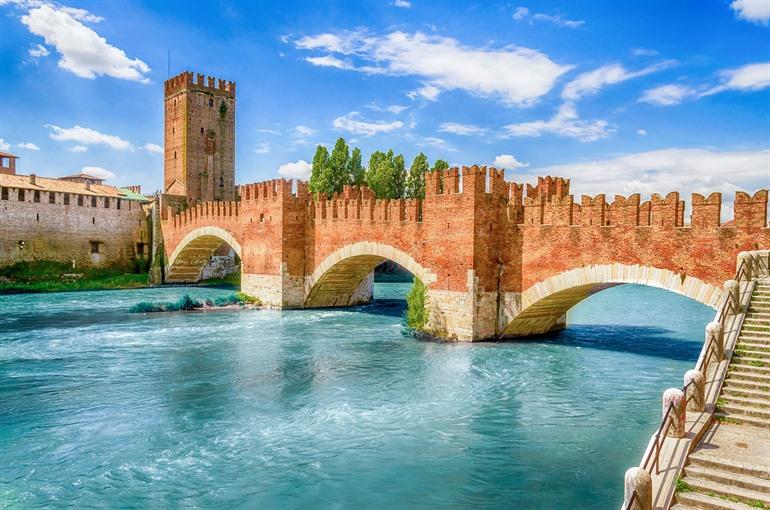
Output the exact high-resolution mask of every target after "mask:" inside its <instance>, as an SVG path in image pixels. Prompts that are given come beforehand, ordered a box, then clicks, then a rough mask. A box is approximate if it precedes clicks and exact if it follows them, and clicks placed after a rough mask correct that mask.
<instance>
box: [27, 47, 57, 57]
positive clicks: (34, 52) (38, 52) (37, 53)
mask: <svg viewBox="0 0 770 510" xmlns="http://www.w3.org/2000/svg"><path fill="white" fill-rule="evenodd" d="M27 53H29V56H30V57H32V58H41V57H47V56H48V55H50V54H51V52H50V51H48V48H46V47H45V46H43V45H42V44H38V45H37V46H35V47H33V48H30V49H28V50H27Z"/></svg>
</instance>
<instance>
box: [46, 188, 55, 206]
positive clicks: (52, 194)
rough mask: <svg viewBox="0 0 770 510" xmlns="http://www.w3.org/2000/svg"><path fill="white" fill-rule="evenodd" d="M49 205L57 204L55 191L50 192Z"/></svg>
mask: <svg viewBox="0 0 770 510" xmlns="http://www.w3.org/2000/svg"><path fill="white" fill-rule="evenodd" d="M48 203H49V204H55V203H56V193H54V192H53V191H49V192H48Z"/></svg>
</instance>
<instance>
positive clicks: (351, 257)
mask: <svg viewBox="0 0 770 510" xmlns="http://www.w3.org/2000/svg"><path fill="white" fill-rule="evenodd" d="M388 260H390V261H393V262H395V263H396V264H398V265H399V266H401V267H402V268H404V269H405V270H407V271H409V272H410V273H412V274H413V275H414V276H416V277H418V278H419V279H420V280H422V281H423V282H424V283H425V284H426V285H429V284H430V283H432V282H433V281H435V279H436V276H435V275H434V274H433V273H432V272H431V271H429V270H428V269H426V268H425V267H423V266H422V265H421V264H419V263H418V262H417V261H416V260H415V259H414V258H413V257H412V256H411V255H409V254H408V253H406V252H403V251H401V250H398V249H396V248H394V247H392V246H389V245H385V244H381V243H373V242H361V243H355V244H352V245H348V246H345V247H344V248H341V249H339V250H337V251H335V252H334V253H332V254H331V255H329V256H328V257H326V258H325V259H324V260H323V261H322V262H321V263H320V264H319V265H318V267H317V268H316V269H315V271H313V274H312V275H310V276H309V277H308V278H307V279H306V281H305V303H304V306H305V308H321V307H337V306H352V305H356V304H361V303H365V302H368V301H369V300H370V299H371V284H372V281H373V280H372V274H373V271H374V269H375V268H376V267H377V266H379V265H380V264H382V263H383V262H385V261H388Z"/></svg>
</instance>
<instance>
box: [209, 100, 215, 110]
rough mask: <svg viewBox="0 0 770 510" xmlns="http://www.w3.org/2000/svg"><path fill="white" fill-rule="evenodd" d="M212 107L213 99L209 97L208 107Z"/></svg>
mask: <svg viewBox="0 0 770 510" xmlns="http://www.w3.org/2000/svg"><path fill="white" fill-rule="evenodd" d="M213 107H214V100H213V99H209V108H213Z"/></svg>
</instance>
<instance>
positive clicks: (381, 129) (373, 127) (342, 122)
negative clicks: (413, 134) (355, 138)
mask: <svg viewBox="0 0 770 510" xmlns="http://www.w3.org/2000/svg"><path fill="white" fill-rule="evenodd" d="M332 125H333V126H334V127H335V128H336V129H340V130H342V131H348V132H350V133H353V134H354V135H364V136H372V135H376V134H378V133H389V132H390V131H394V130H396V129H401V128H402V127H404V123H403V122H401V121H400V120H396V121H393V122H384V121H375V122H369V121H366V120H363V119H362V118H361V114H359V113H358V112H350V113H347V114H345V115H343V116H341V117H337V118H336V119H334V121H333V122H332Z"/></svg>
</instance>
